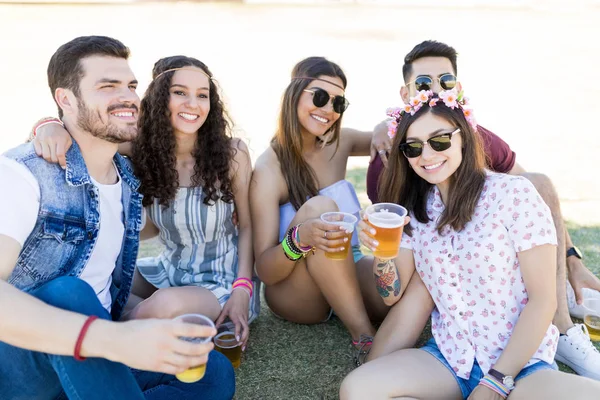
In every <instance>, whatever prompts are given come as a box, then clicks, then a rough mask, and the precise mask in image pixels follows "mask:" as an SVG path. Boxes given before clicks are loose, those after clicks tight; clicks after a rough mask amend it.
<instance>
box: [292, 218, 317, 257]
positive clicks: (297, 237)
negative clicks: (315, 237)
mask: <svg viewBox="0 0 600 400" xmlns="http://www.w3.org/2000/svg"><path fill="white" fill-rule="evenodd" d="M301 226H302V224H301V223H300V224H298V225H296V226H294V231H293V232H292V239H293V240H294V244H295V245H296V246H297V247H298V250H300V251H301V252H303V253H308V252H309V251H311V250H312V249H313V247H312V246H311V245H308V246H304V247H302V246H300V243H301V242H300V227H301Z"/></svg>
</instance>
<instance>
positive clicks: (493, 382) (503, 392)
mask: <svg viewBox="0 0 600 400" xmlns="http://www.w3.org/2000/svg"><path fill="white" fill-rule="evenodd" d="M479 384H480V385H482V386H485V387H487V388H489V389H491V390H493V391H494V392H496V393H498V394H499V395H500V396H502V398H503V399H506V398H507V397H508V394H509V393H510V390H509V389H508V388H507V387H506V386H505V385H504V384H503V383H501V382H498V380H497V379H496V378H494V377H493V376H491V375H489V374H486V375H485V376H484V377H483V378H481V380H480V381H479Z"/></svg>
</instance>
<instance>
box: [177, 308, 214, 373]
mask: <svg viewBox="0 0 600 400" xmlns="http://www.w3.org/2000/svg"><path fill="white" fill-rule="evenodd" d="M174 320H176V321H183V322H187V323H188V324H198V325H206V326H210V327H212V328H214V327H215V324H214V323H213V322H212V320H211V319H210V318H208V317H205V316H204V315H202V314H185V315H180V316H179V317H176V318H174ZM179 339H181V340H185V341H186V342H193V343H208V342H210V341H211V340H212V336H205V337H180V338H179ZM205 373H206V364H203V365H199V366H197V367H194V368H189V369H188V370H186V371H184V372H182V373H180V374H177V375H175V377H176V378H177V379H179V380H180V381H181V382H184V383H194V382H198V381H199V380H200V379H202V378H204V374H205Z"/></svg>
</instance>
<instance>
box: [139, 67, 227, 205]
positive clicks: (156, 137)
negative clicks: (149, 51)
mask: <svg viewBox="0 0 600 400" xmlns="http://www.w3.org/2000/svg"><path fill="white" fill-rule="evenodd" d="M188 66H192V67H198V68H200V69H201V70H202V71H204V72H205V73H206V74H207V75H208V76H209V78H210V79H209V85H210V86H209V91H210V94H209V100H210V112H209V114H208V116H207V118H206V121H205V122H204V124H202V126H201V127H200V129H199V131H198V138H197V141H196V148H195V150H194V152H193V154H192V155H193V156H194V159H195V160H196V164H195V165H194V174H193V175H192V186H194V187H198V186H202V190H203V191H204V194H205V195H206V197H205V199H204V203H205V204H207V205H211V204H214V202H216V201H217V200H219V199H221V200H223V201H224V202H227V203H231V202H232V201H233V187H232V179H231V176H230V172H229V171H230V167H231V162H232V160H233V157H234V156H235V149H234V148H233V147H232V146H231V140H232V137H231V123H230V119H229V116H228V114H227V112H226V111H225V107H224V106H223V102H222V101H221V98H220V96H219V92H218V88H217V86H216V84H215V82H214V79H213V78H212V76H213V75H212V73H211V72H210V70H209V69H208V67H207V66H206V65H205V64H204V63H203V62H201V61H199V60H196V59H195V58H191V57H185V56H173V57H166V58H161V59H160V60H158V61H157V62H156V64H154V68H153V69H152V79H153V81H152V82H151V83H150V85H149V86H148V89H147V90H146V94H145V95H144V98H143V99H142V103H141V107H140V118H139V134H138V137H137V139H136V140H135V141H134V143H133V156H132V161H133V165H134V170H135V173H136V175H137V176H138V178H139V179H140V181H141V186H140V192H141V193H142V194H143V195H144V199H143V202H142V203H143V205H144V206H147V205H150V204H152V203H153V202H154V199H158V202H159V204H161V205H165V206H166V205H168V203H169V202H170V201H171V200H173V199H174V198H175V194H176V192H177V189H178V188H179V174H178V173H177V169H176V162H177V157H176V146H177V143H176V139H175V135H174V133H173V127H172V125H171V112H170V111H169V99H170V93H169V88H170V86H171V81H172V79H173V75H174V74H175V72H176V71H168V70H171V69H173V68H182V67H188ZM165 71H168V72H165Z"/></svg>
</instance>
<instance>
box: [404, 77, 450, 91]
mask: <svg viewBox="0 0 600 400" xmlns="http://www.w3.org/2000/svg"><path fill="white" fill-rule="evenodd" d="M435 79H436V80H437V81H438V82H439V83H440V86H441V87H442V89H444V90H450V89H454V87H455V86H456V82H457V81H456V76H454V75H452V74H444V75H442V76H440V77H439V78H435ZM411 83H414V84H415V88H416V89H417V91H421V90H431V87H432V86H433V79H432V78H431V77H430V76H429V75H419V76H417V79H415V80H414V81H412V82H409V83H407V84H406V86H408V85H410V84H411Z"/></svg>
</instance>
